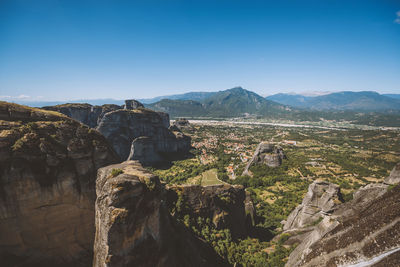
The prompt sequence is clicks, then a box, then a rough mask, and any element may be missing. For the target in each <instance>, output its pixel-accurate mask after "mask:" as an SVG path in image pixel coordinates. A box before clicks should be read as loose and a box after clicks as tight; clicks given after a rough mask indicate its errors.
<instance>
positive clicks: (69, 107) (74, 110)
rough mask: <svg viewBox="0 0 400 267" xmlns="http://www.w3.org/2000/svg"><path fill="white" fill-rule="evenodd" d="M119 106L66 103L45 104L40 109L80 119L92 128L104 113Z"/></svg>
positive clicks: (119, 107)
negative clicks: (45, 105)
mask: <svg viewBox="0 0 400 267" xmlns="http://www.w3.org/2000/svg"><path fill="white" fill-rule="evenodd" d="M121 108H122V107H121V106H118V105H111V104H107V105H102V106H92V105H90V104H79V103H73V104H70V103H68V104H62V105H57V106H47V107H43V108H42V109H45V110H52V111H57V112H60V113H62V114H64V115H66V116H68V117H70V118H73V119H74V120H77V121H80V122H82V123H84V124H86V125H88V126H89V127H92V128H94V127H96V126H97V124H98V123H99V122H100V120H101V119H102V118H103V116H104V114H106V113H107V112H110V111H113V110H117V109H121Z"/></svg>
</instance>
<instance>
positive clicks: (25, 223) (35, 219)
mask: <svg viewBox="0 0 400 267" xmlns="http://www.w3.org/2000/svg"><path fill="white" fill-rule="evenodd" d="M117 160H118V157H117V155H116V154H115V153H114V151H113V149H112V148H111V147H110V146H109V145H108V143H107V141H106V139H105V138H104V137H103V136H102V135H101V134H100V133H99V132H97V131H95V130H93V129H90V128H88V127H87V126H84V125H82V124H81V123H79V122H77V121H75V120H72V119H70V118H68V117H66V116H64V115H62V114H60V113H57V112H53V111H46V110H40V109H35V108H30V107H25V106H20V105H16V104H11V103H6V102H0V211H1V212H0V213H1V216H0V262H1V263H0V265H2V266H90V265H91V262H92V255H93V252H92V251H93V241H94V233H95V228H94V202H95V190H94V189H95V180H96V172H97V169H98V168H100V167H103V166H106V165H109V164H112V163H115V162H116V161H117Z"/></svg>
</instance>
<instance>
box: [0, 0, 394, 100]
mask: <svg viewBox="0 0 400 267" xmlns="http://www.w3.org/2000/svg"><path fill="white" fill-rule="evenodd" d="M399 11H400V0H399V1H386V0H376V1H369V0H359V1H353V0H343V1H340V0H336V1H329V0H323V1H321V0H316V1H308V0H303V1H251V0H244V1H238V0H229V1H224V0H213V1H208V0H199V1H168V0H164V1H152V0H143V1H122V0H114V1H111V0H109V1H106V0H103V1H95V0H91V1H84V0H76V1H75V0H58V1H57V0H47V1H44V0H35V1H29V0H0V96H2V98H3V99H5V98H4V96H12V97H18V96H19V97H21V98H23V97H24V96H29V97H30V99H38V98H41V100H66V99H81V98H116V99H124V98H132V97H133V98H143V97H152V96H157V95H166V94H173V93H182V92H187V91H216V90H223V89H227V88H231V87H234V86H239V85H240V86H242V87H244V88H247V89H249V90H252V91H255V92H257V93H260V94H262V95H268V94H272V93H277V92H303V91H341V90H354V91H359V90H374V91H378V92H384V93H400V13H398V14H397V12H399ZM27 99H28V97H27Z"/></svg>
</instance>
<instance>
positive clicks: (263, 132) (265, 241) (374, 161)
mask: <svg viewBox="0 0 400 267" xmlns="http://www.w3.org/2000/svg"><path fill="white" fill-rule="evenodd" d="M193 126H194V127H193V129H189V130H187V132H186V133H187V134H190V135H191V136H192V141H193V142H192V143H193V145H194V146H195V147H196V150H194V151H193V154H194V155H195V158H192V159H186V160H179V161H174V162H173V163H172V165H171V166H170V167H169V168H166V169H154V172H155V173H156V174H157V175H158V176H159V177H160V178H161V179H162V180H163V181H165V182H167V183H168V184H201V185H206V184H216V183H220V181H223V182H225V183H229V184H240V185H243V186H244V187H245V188H246V190H247V191H248V192H249V193H250V196H251V199H252V201H253V204H254V206H255V210H256V216H255V217H254V223H255V229H256V230H257V231H255V232H256V233H254V234H252V235H251V236H249V237H246V238H244V239H239V240H235V239H234V238H232V235H231V232H230V231H229V229H221V230H218V229H216V228H215V226H214V224H213V223H212V222H211V221H210V219H207V218H202V217H193V215H191V214H188V213H185V210H187V207H185V202H186V201H185V199H184V198H183V196H182V194H179V192H178V198H177V201H176V203H175V206H174V207H173V208H172V210H171V213H172V214H174V216H176V218H177V219H178V220H180V221H181V222H182V224H183V225H185V226H186V227H188V228H189V229H191V231H193V232H194V233H195V234H196V235H197V236H199V237H200V238H202V239H204V240H205V241H206V242H207V243H209V244H210V245H211V246H212V247H213V248H214V250H215V251H216V252H217V253H218V254H219V255H221V257H223V258H224V259H225V260H226V261H227V262H229V263H231V264H232V265H233V264H235V263H238V264H241V265H243V266H284V264H285V262H286V260H287V257H288V255H289V253H290V252H291V250H292V249H293V247H291V246H288V245H285V243H286V241H287V239H288V238H289V236H287V235H286V234H282V225H281V221H282V220H286V219H287V216H288V215H289V214H290V212H291V211H292V210H293V209H294V208H295V207H296V206H297V205H299V204H300V203H301V201H302V199H303V197H304V195H305V193H306V192H307V188H308V185H309V184H310V183H312V181H314V180H315V179H321V180H325V181H329V182H332V183H336V184H338V185H340V187H341V191H342V195H343V198H344V200H345V201H349V200H351V199H352V197H353V192H354V191H355V190H357V189H358V188H360V187H361V186H364V185H366V184H368V183H375V182H382V181H383V179H384V178H385V177H387V176H388V175H389V171H390V170H391V169H392V168H393V166H394V165H395V164H396V163H397V162H399V161H400V154H399V153H398V151H400V134H399V131H398V130H385V131H382V130H360V129H347V130H343V129H336V130H335V129H320V128H289V127H278V126H267V125H251V126H248V125H234V124H228V123H221V124H219V125H200V124H194V125H193ZM285 140H293V141H296V142H297V145H288V144H286V143H285ZM388 140H390V142H388ZM261 141H270V142H273V143H275V144H279V145H280V146H282V147H283V150H284V153H285V155H286V156H287V159H285V160H283V162H282V165H281V166H279V167H276V168H271V167H268V166H264V165H254V166H252V167H251V168H250V172H251V173H252V177H250V176H241V174H242V172H243V169H244V167H245V165H246V164H247V162H246V160H245V159H246V157H247V159H249V158H251V157H252V154H253V152H254V150H255V149H256V147H257V145H258V144H259V143H260V142H261ZM228 167H229V169H228ZM228 170H230V171H228ZM232 170H233V171H234V176H232ZM219 180H220V181H219ZM220 200H221V201H222V202H223V203H229V201H230V199H229V197H226V196H221V197H220ZM321 219H322V218H321ZM318 222H319V221H317V222H316V223H318ZM278 234H280V238H279V239H278V241H276V242H274V241H272V240H273V239H272V238H273V237H274V236H276V235H278Z"/></svg>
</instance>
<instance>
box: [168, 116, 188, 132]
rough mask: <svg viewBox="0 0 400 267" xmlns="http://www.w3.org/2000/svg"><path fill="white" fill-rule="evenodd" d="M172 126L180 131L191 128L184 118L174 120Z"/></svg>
mask: <svg viewBox="0 0 400 267" xmlns="http://www.w3.org/2000/svg"><path fill="white" fill-rule="evenodd" d="M172 125H173V126H176V127H177V128H178V129H179V130H182V129H185V128H191V125H190V123H189V121H188V120H187V119H185V118H179V119H177V120H175V121H174V123H173V124H172Z"/></svg>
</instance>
